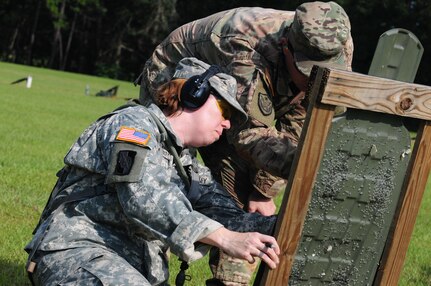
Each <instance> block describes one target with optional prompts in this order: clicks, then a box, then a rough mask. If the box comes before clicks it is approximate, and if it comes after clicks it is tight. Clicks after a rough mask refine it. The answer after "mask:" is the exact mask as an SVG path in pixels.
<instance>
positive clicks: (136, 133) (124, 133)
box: [115, 126, 151, 146]
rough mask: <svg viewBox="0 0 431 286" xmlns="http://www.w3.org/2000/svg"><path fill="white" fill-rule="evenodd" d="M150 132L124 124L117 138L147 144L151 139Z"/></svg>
mask: <svg viewBox="0 0 431 286" xmlns="http://www.w3.org/2000/svg"><path fill="white" fill-rule="evenodd" d="M150 137H151V135H150V133H148V132H146V131H142V130H138V129H135V128H131V127H126V126H122V127H121V129H120V131H119V132H118V134H117V137H116V138H115V139H116V140H118V141H123V142H130V143H134V144H139V145H144V146H146V145H147V143H148V141H149V140H150Z"/></svg>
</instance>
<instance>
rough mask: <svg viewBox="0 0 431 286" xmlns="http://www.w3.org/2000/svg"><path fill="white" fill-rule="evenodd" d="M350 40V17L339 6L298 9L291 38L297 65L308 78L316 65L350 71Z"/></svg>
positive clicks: (316, 4) (320, 4) (309, 5)
mask: <svg viewBox="0 0 431 286" xmlns="http://www.w3.org/2000/svg"><path fill="white" fill-rule="evenodd" d="M350 37H351V36H350V21H349V17H348V16H347V14H346V12H345V11H344V9H343V8H342V7H341V6H340V5H338V4H337V3H335V2H309V3H304V4H301V5H300V6H298V8H297V9H296V12H295V17H294V20H293V22H292V25H291V26H290V29H289V34H288V39H289V43H290V44H291V45H292V48H293V56H294V61H295V63H296V65H297V67H298V69H299V70H300V71H301V72H302V73H303V74H305V75H310V72H311V69H312V67H313V65H321V66H330V67H334V68H339V69H346V61H347V59H346V55H345V51H344V45H345V43H346V41H347V40H348V39H349V38H350Z"/></svg>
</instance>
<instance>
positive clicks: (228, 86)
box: [173, 58, 247, 121]
mask: <svg viewBox="0 0 431 286" xmlns="http://www.w3.org/2000/svg"><path fill="white" fill-rule="evenodd" d="M209 68H210V65H209V64H207V63H204V62H203V61H201V60H198V59H196V58H183V59H182V60H181V61H179V62H178V65H177V66H176V68H175V73H174V76H173V78H174V79H175V78H186V79H188V78H191V77H192V76H196V75H201V74H203V73H204V72H205V71H207V70H208V69H209ZM208 81H209V84H210V86H211V87H212V89H213V90H215V91H216V92H217V95H218V96H220V97H221V98H223V99H224V100H226V101H227V102H228V103H229V105H230V106H232V107H233V108H234V109H235V110H236V111H238V113H239V114H240V115H241V120H242V121H246V120H247V113H245V111H244V110H243V109H242V107H241V105H239V103H238V101H237V100H236V93H237V84H236V79H235V78H234V77H232V76H230V75H228V74H225V73H216V74H215V75H213V76H211V77H210V78H209V79H208Z"/></svg>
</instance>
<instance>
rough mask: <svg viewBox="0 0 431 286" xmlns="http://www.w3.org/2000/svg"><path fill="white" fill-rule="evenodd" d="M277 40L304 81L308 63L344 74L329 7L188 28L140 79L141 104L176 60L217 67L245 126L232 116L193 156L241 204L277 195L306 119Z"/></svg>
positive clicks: (344, 29) (247, 15)
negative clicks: (231, 83)
mask: <svg viewBox="0 0 431 286" xmlns="http://www.w3.org/2000/svg"><path fill="white" fill-rule="evenodd" d="M282 38H288V39H289V42H290V43H291V44H292V46H293V49H294V58H295V61H296V63H297V66H298V68H299V69H300V70H301V71H302V72H303V73H305V74H307V75H308V74H309V72H310V68H311V65H312V64H313V63H316V62H319V63H323V64H324V63H330V64H339V67H341V68H345V69H351V61H352V55H353V41H352V38H351V35H350V22H349V19H348V17H347V15H346V13H345V12H344V10H343V9H342V8H341V7H340V6H339V5H337V4H336V3H334V2H329V3H322V2H313V3H305V4H304V5H301V6H299V7H298V9H297V10H296V12H289V11H277V10H273V9H264V8H257V7H254V8H237V9H232V10H227V11H223V12H219V13H216V14H214V15H211V16H209V17H206V18H203V19H199V20H196V21H193V22H191V23H188V24H186V25H184V26H181V27H179V28H178V29H176V30H174V31H173V32H172V33H171V34H170V35H169V36H168V37H167V38H166V39H165V40H164V41H163V42H162V43H161V44H160V45H158V46H157V48H156V49H155V51H154V53H153V55H152V56H151V58H150V59H149V60H148V61H147V62H146V64H145V67H144V70H143V74H142V75H143V77H142V82H141V95H140V101H141V103H143V104H144V105H145V104H148V102H151V101H152V98H151V96H148V95H150V94H154V90H155V88H156V87H157V86H159V85H160V83H163V82H166V81H168V80H169V79H170V78H171V77H172V74H173V69H174V67H175V64H176V63H177V62H178V61H179V60H180V59H181V58H183V57H188V56H194V57H197V58H199V59H201V60H203V61H205V62H207V63H210V64H218V65H220V66H222V68H223V69H224V72H226V73H228V74H231V75H232V76H234V77H235V78H236V79H237V82H238V93H237V99H238V101H239V102H240V104H241V105H242V107H243V108H244V110H246V112H247V113H248V115H249V119H250V120H249V121H248V122H247V124H245V125H241V124H239V123H238V122H237V121H235V118H233V120H232V122H231V123H232V128H231V130H229V132H227V136H226V137H225V138H222V139H221V140H219V141H217V142H215V143H214V144H212V145H211V146H208V147H205V148H200V149H199V151H200V153H201V154H202V157H203V159H204V161H205V164H206V165H207V166H208V167H209V168H210V169H211V171H212V172H213V175H214V177H215V178H216V180H218V181H220V182H222V183H223V185H224V186H225V188H226V189H227V190H228V191H229V192H230V193H231V194H232V195H233V196H234V197H235V198H236V199H237V201H238V203H239V205H241V206H242V205H243V204H246V203H247V201H248V197H249V195H250V193H251V192H252V191H253V190H256V191H258V192H260V193H261V194H262V195H263V196H265V197H273V196H275V195H276V194H277V192H278V191H279V190H280V189H282V187H281V186H282V185H283V181H282V180H281V179H280V178H277V177H275V176H280V177H282V178H287V177H288V173H289V170H290V165H291V163H292V160H293V155H294V151H295V147H296V144H297V142H298V139H299V136H300V133H301V129H302V125H303V121H304V118H305V114H306V108H307V104H306V101H307V100H306V99H304V98H303V96H302V94H301V93H299V90H298V88H297V87H296V86H295V84H294V83H293V82H292V79H291V77H290V75H289V74H288V72H287V68H286V66H285V61H284V55H283V53H282V45H281V39H282ZM307 64H308V66H307ZM310 64H311V65H310ZM274 122H275V124H274ZM244 159H245V160H244ZM250 162H251V163H252V164H250ZM229 260H230V259H229ZM217 267H219V266H217ZM236 267H237V266H234V267H233V268H236ZM246 268H248V265H244V269H243V270H239V271H235V272H242V271H247V270H246ZM217 275H218V274H217V273H216V274H215V276H216V277H217ZM220 275H221V276H223V277H226V276H229V275H230V274H228V275H225V274H220ZM220 275H219V277H220ZM233 275H234V274H232V276H233ZM241 276H243V275H242V274H241ZM245 277H250V275H248V276H247V275H245ZM223 279H224V278H223ZM232 280H237V281H234V283H231V282H232ZM224 282H225V283H229V284H236V283H235V282H237V283H238V284H247V283H248V280H247V278H245V279H243V278H241V277H239V278H238V279H230V280H224Z"/></svg>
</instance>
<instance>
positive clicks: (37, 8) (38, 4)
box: [27, 0, 42, 65]
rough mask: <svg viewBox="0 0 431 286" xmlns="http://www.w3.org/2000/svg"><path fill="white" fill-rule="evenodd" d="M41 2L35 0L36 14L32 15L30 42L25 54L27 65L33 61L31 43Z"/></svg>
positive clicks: (32, 42)
mask: <svg viewBox="0 0 431 286" xmlns="http://www.w3.org/2000/svg"><path fill="white" fill-rule="evenodd" d="M41 4H42V0H37V7H36V15H35V16H34V21H33V27H32V28H31V35H30V44H29V46H28V54H27V64H28V65H31V63H32V61H33V45H34V41H35V39H36V36H35V34H36V29H37V24H38V23H39V14H40V7H41Z"/></svg>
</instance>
